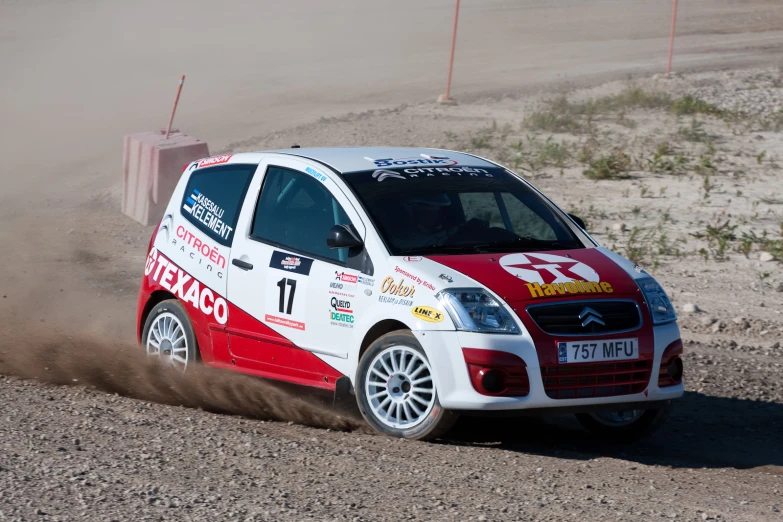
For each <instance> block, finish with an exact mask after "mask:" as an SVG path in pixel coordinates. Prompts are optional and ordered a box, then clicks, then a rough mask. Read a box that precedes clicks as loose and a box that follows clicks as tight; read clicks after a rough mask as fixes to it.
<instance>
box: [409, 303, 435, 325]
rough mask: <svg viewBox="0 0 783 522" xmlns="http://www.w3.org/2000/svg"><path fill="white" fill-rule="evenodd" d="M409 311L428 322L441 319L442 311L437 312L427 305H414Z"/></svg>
mask: <svg viewBox="0 0 783 522" xmlns="http://www.w3.org/2000/svg"><path fill="white" fill-rule="evenodd" d="M411 313H412V314H413V315H414V316H416V317H418V318H419V319H421V320H423V321H427V322H428V323H439V322H441V321H443V312H439V311H438V310H436V309H434V308H430V307H429V306H414V307H413V309H412V310H411Z"/></svg>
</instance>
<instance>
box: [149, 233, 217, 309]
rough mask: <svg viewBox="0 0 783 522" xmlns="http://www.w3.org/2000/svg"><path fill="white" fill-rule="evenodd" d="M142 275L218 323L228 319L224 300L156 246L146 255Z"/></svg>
mask: <svg viewBox="0 0 783 522" xmlns="http://www.w3.org/2000/svg"><path fill="white" fill-rule="evenodd" d="M144 275H145V276H148V277H151V279H152V281H154V282H155V283H157V284H159V285H160V286H162V287H163V288H165V289H166V290H168V291H169V292H171V293H172V294H174V295H175V296H177V297H178V298H179V299H180V300H181V301H182V302H183V303H190V304H192V305H193V306H194V307H195V308H197V309H198V310H201V311H202V312H203V313H204V314H205V315H207V316H211V317H214V318H215V320H216V321H217V322H218V323H220V324H226V322H227V321H228V303H226V300H225V299H223V298H222V297H220V296H219V295H216V294H215V292H213V291H212V290H210V289H209V288H207V287H206V286H205V285H202V284H201V283H199V282H198V281H197V280H196V279H194V278H193V276H191V275H190V274H188V273H187V272H185V271H184V270H182V269H181V268H179V267H178V266H177V265H175V264H174V263H173V262H172V261H171V260H170V259H167V258H166V257H165V256H164V255H163V254H161V253H160V252H158V249H157V248H153V249H152V250H150V253H149V254H148V255H147V263H146V265H145V266H144Z"/></svg>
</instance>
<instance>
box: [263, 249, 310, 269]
mask: <svg viewBox="0 0 783 522" xmlns="http://www.w3.org/2000/svg"><path fill="white" fill-rule="evenodd" d="M311 266H313V260H312V259H310V258H307V257H302V256H295V255H293V254H286V253H285V252H280V251H278V250H275V251H274V252H272V259H271V260H270V261H269V268H277V269H278V270H283V271H285V272H294V273H296V274H302V275H310V267H311Z"/></svg>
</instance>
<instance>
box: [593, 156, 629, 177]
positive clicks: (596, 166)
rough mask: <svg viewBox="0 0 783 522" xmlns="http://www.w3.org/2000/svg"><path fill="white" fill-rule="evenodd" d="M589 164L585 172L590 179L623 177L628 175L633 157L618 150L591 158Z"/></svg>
mask: <svg viewBox="0 0 783 522" xmlns="http://www.w3.org/2000/svg"><path fill="white" fill-rule="evenodd" d="M587 165H588V168H587V169H586V170H585V171H584V172H583V174H584V175H585V177H587V178H589V179H594V180H599V179H623V178H627V177H628V171H629V170H630V169H631V158H630V156H628V154H626V153H625V152H622V151H619V150H616V151H613V152H612V153H611V154H609V155H608V156H601V157H599V158H597V159H591V160H590V161H589V162H588V164H587Z"/></svg>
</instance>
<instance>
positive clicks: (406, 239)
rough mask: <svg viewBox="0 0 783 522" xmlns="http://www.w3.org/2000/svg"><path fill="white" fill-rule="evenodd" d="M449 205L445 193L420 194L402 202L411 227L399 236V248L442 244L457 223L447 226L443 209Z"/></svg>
mask: <svg viewBox="0 0 783 522" xmlns="http://www.w3.org/2000/svg"><path fill="white" fill-rule="evenodd" d="M449 205H451V199H450V198H449V196H448V195H447V194H444V193H439V194H422V195H416V196H412V197H411V198H409V199H408V200H407V201H406V202H405V203H404V204H403V206H404V208H405V210H406V212H407V214H408V218H409V219H410V222H411V223H412V225H413V226H412V228H411V229H410V230H409V231H407V233H406V234H405V235H404V236H403V237H401V238H399V241H398V246H399V247H400V248H420V247H429V246H434V245H440V244H442V243H443V242H444V241H445V240H446V239H447V238H448V237H449V236H450V235H451V234H453V233H454V231H455V230H456V229H458V228H459V225H457V226H454V227H448V226H447V225H448V223H446V219H445V216H444V212H443V209H445V208H446V207H448V206H449Z"/></svg>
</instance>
